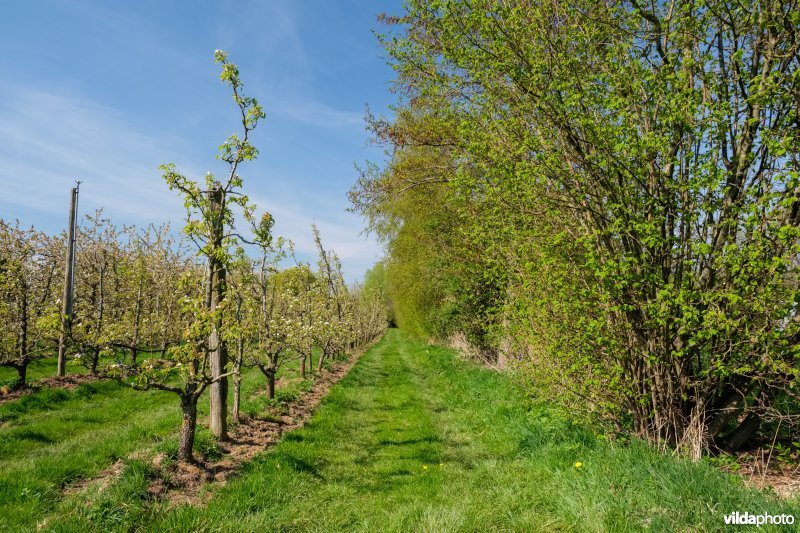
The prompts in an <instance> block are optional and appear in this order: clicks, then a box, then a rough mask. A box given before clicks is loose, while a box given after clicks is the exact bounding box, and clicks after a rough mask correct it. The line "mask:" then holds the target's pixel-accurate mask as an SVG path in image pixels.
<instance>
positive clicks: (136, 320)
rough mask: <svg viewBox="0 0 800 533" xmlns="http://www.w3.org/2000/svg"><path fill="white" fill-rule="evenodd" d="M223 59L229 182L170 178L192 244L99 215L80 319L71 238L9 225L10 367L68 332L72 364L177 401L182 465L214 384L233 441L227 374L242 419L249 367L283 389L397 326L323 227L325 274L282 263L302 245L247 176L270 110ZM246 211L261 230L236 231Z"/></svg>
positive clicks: (90, 230)
mask: <svg viewBox="0 0 800 533" xmlns="http://www.w3.org/2000/svg"><path fill="white" fill-rule="evenodd" d="M215 60H216V62H218V63H219V64H220V65H221V66H222V75H221V78H222V80H223V82H224V83H226V84H227V85H228V86H229V87H230V88H231V89H232V93H233V99H234V102H235V103H236V106H237V109H238V111H239V115H240V118H241V126H242V132H241V133H240V134H238V135H237V134H235V135H232V136H230V137H229V138H228V140H227V141H226V142H225V143H223V145H222V146H221V147H220V155H219V159H221V160H222V161H223V162H225V163H226V164H227V166H228V169H227V173H226V174H227V175H226V178H225V180H224V181H219V180H217V179H216V178H215V177H214V176H213V175H211V174H210V173H209V174H208V175H207V176H206V177H205V179H204V180H202V181H200V182H197V181H193V180H191V179H188V178H186V177H184V176H183V175H181V174H180V173H179V172H178V171H177V170H176V168H175V167H174V166H173V165H164V166H162V171H163V175H164V179H165V180H166V182H167V184H168V185H169V187H170V188H171V189H173V190H176V191H178V192H179V193H180V194H181V196H182V197H183V199H184V205H185V206H186V212H187V223H186V225H185V227H184V229H183V234H184V237H183V238H181V239H179V240H178V239H176V238H175V237H174V236H173V234H172V233H171V232H170V229H169V227H168V226H161V227H155V226H150V227H148V228H146V229H137V228H135V227H123V228H118V227H117V226H115V225H113V224H112V223H111V222H110V221H108V220H106V219H104V218H103V216H102V213H101V212H98V213H96V214H95V215H94V216H92V217H86V220H85V222H84V224H82V225H81V227H80V228H79V230H78V234H77V239H76V241H77V245H76V250H75V253H76V261H75V262H76V267H75V280H74V287H75V298H74V302H75V303H74V307H73V309H74V313H73V316H71V317H69V318H70V319H69V320H63V318H64V317H62V316H61V306H60V300H59V296H60V289H61V285H60V280H62V279H63V270H62V268H63V265H64V264H65V255H66V248H67V243H66V240H65V239H64V238H57V237H49V236H46V235H44V234H41V233H39V232H36V231H33V230H27V231H26V230H22V229H20V228H19V227H18V226H11V225H9V224H7V223H6V222H2V221H0V365H5V366H13V367H15V368H16V369H17V371H18V373H19V380H18V382H17V384H18V385H20V386H24V384H25V373H26V368H27V366H28V364H29V363H30V362H31V361H32V360H33V359H34V358H36V357H45V356H52V355H54V353H55V350H56V347H57V346H58V338H59V335H60V334H61V333H62V330H61V328H62V327H63V326H66V332H65V334H66V340H67V347H68V354H69V356H70V358H71V360H72V361H73V362H74V363H77V364H83V365H85V366H86V367H87V368H88V369H89V371H90V372H92V373H95V374H102V375H105V376H107V377H112V378H115V379H118V380H120V381H122V382H124V383H126V384H128V385H130V386H132V387H134V388H136V389H139V390H150V389H158V390H164V391H169V392H173V393H175V394H176V395H177V396H178V398H179V400H180V404H181V409H182V413H183V424H182V429H181V439H180V447H179V458H180V459H181V460H191V458H192V447H193V443H194V435H195V430H196V424H197V403H198V401H199V398H200V397H201V395H202V394H203V393H204V392H205V391H206V390H207V389H210V401H211V409H210V416H209V426H210V429H211V431H212V433H214V434H215V435H216V436H217V437H218V438H220V439H225V438H227V421H228V411H229V409H228V406H227V397H228V390H227V384H228V378H229V377H231V376H232V377H233V383H234V394H233V397H234V405H233V408H232V415H233V418H234V420H235V421H238V418H239V396H240V383H241V372H242V368H244V367H248V366H254V367H258V368H259V369H260V370H261V371H262V372H263V373H264V375H265V377H266V388H267V393H268V394H269V396H270V397H274V396H275V381H276V373H277V371H278V369H279V367H280V366H281V365H282V364H284V363H285V362H286V361H288V360H291V359H298V360H299V361H300V371H301V374H302V375H303V376H305V375H306V373H307V372H313V371H314V366H313V365H314V363H315V362H314V361H313V355H314V353H315V352H316V351H319V354H320V355H319V357H318V359H317V360H316V368H317V369H318V370H319V369H322V367H323V364H324V363H325V361H326V360H329V359H331V358H333V357H336V356H338V355H341V354H343V353H346V352H347V351H349V350H352V349H353V348H355V347H356V346H360V345H362V344H364V343H366V342H369V341H370V340H372V339H373V338H375V337H376V336H377V335H379V334H380V333H381V332H382V331H383V329H384V328H385V327H386V306H385V296H384V294H383V292H382V291H381V290H373V289H371V290H366V289H365V290H362V289H361V288H360V287H358V286H356V287H348V286H347V284H346V283H345V280H344V277H343V274H342V269H341V263H340V261H339V259H338V257H337V256H336V254H335V252H333V251H329V250H326V249H325V248H324V246H323V244H322V240H321V237H320V234H319V232H318V230H317V229H316V227H313V228H312V230H313V234H314V239H315V242H316V245H317V249H318V255H319V261H318V265H317V266H316V268H312V267H311V265H308V264H303V263H297V261H294V263H295V266H292V267H290V268H285V269H281V268H280V265H282V264H284V263H285V262H286V261H287V260H288V259H289V258H290V256H291V257H292V258H293V254H292V248H291V243H287V242H285V241H284V240H283V239H281V238H273V235H272V227H273V219H272V217H271V216H270V215H269V214H268V213H264V214H263V215H261V216H260V217H256V216H255V215H254V212H255V206H254V205H252V204H251V203H250V202H249V200H248V198H247V196H246V195H245V194H243V193H242V191H241V187H242V179H241V177H240V176H239V175H238V168H239V165H240V164H241V163H243V162H245V161H248V160H251V159H253V158H255V157H256V155H257V150H256V149H255V148H254V147H253V146H252V145H251V144H250V141H249V137H250V133H251V132H252V130H253V129H254V128H255V127H256V124H257V123H258V121H259V120H260V119H262V118H263V117H264V113H263V111H262V110H261V108H260V106H259V105H258V102H257V101H256V100H255V99H254V98H250V97H247V96H245V95H244V94H243V92H242V83H241V80H240V79H239V73H238V69H237V68H236V66H235V65H233V64H232V63H230V62H229V61H228V59H227V55H226V54H225V53H223V52H220V51H217V52H216V53H215ZM237 216H239V217H240V218H242V219H243V220H244V221H246V222H247V223H248V224H249V226H250V228H249V232H240V230H239V229H238V228H237V227H236V225H235V219H236V217H237ZM243 233H246V235H243ZM246 248H247V250H249V251H250V254H248V253H246Z"/></svg>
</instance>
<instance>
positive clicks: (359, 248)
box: [0, 84, 379, 281]
mask: <svg viewBox="0 0 800 533" xmlns="http://www.w3.org/2000/svg"><path fill="white" fill-rule="evenodd" d="M0 102H2V103H0V183H2V184H3V189H4V191H3V193H2V195H0V216H4V215H3V211H6V210H7V208H3V207H2V206H3V205H6V206H13V207H14V210H15V211H16V212H17V213H19V211H20V208H21V209H22V210H23V213H22V215H23V216H21V217H20V218H22V219H23V222H24V223H25V224H30V223H35V222H36V219H37V217H38V215H37V213H48V214H51V215H55V216H57V217H58V220H59V221H60V219H61V218H62V216H63V215H64V213H65V212H66V202H67V197H68V196H67V193H68V190H69V188H70V187H71V186H72V185H73V183H74V180H76V179H80V180H82V181H83V182H84V185H83V186H82V192H81V211H82V212H83V213H87V212H92V211H94V210H95V209H97V208H103V209H104V211H105V212H106V214H108V215H109V216H111V218H112V219H113V220H115V221H116V222H118V223H136V224H139V225H142V224H147V223H150V222H159V223H160V222H172V223H173V224H178V223H180V221H182V220H183V217H184V209H183V206H182V205H181V202H180V200H179V198H178V197H177V195H176V194H175V193H174V192H171V191H169V190H168V189H167V187H166V185H165V184H164V183H163V181H162V180H161V177H160V175H159V173H158V170H157V167H158V165H159V164H161V163H163V162H166V161H178V162H179V164H180V162H181V161H191V160H192V153H191V151H190V150H189V148H188V147H187V146H185V141H184V140H183V139H181V138H180V137H177V136H175V135H172V134H169V133H166V132H163V131H152V130H151V129H149V128H148V126H147V125H143V124H138V123H136V122H135V121H131V120H130V119H129V118H127V117H126V116H125V115H123V114H122V113H120V112H118V111H116V110H114V109H111V108H108V107H104V106H102V105H99V104H96V103H94V102H90V101H87V100H85V99H82V98H80V97H76V96H74V95H65V94H57V93H53V92H47V91H44V90H35V89H31V90H24V91H22V90H17V89H14V88H12V87H9V86H8V85H3V84H0ZM203 159H208V156H203ZM181 170H182V171H184V172H186V173H187V175H189V176H202V175H203V174H204V173H205V172H204V171H202V170H200V169H199V168H192V167H187V166H186V165H181ZM266 171H267V172H268V173H269V169H266ZM251 199H253V200H254V201H255V202H256V203H257V204H258V206H259V209H261V210H268V211H269V212H270V213H272V214H273V216H274V217H275V219H276V233H277V234H280V235H283V236H285V237H286V238H289V239H291V240H292V241H293V242H294V243H295V247H296V251H297V254H298V257H299V258H300V259H301V260H305V261H310V262H313V261H314V257H315V255H316V249H315V247H314V242H313V239H312V236H311V224H312V223H316V224H317V226H318V227H319V229H320V232H321V233H322V237H323V242H324V244H325V247H326V248H327V249H334V250H336V252H337V254H338V255H339V256H340V258H341V259H342V262H343V264H344V267H345V270H346V272H347V275H348V279H350V280H351V281H352V280H355V279H357V278H359V277H360V276H361V274H362V273H363V272H364V271H365V270H366V269H367V268H369V266H370V265H371V264H372V263H374V262H375V261H376V260H377V259H378V254H379V248H378V246H377V245H376V243H375V241H374V240H373V239H371V238H367V237H364V236H362V235H360V231H361V223H360V220H359V219H358V217H356V216H355V215H351V214H348V213H345V212H339V211H337V210H329V212H328V216H325V217H320V216H317V215H316V214H315V213H311V212H308V209H307V204H306V205H304V202H303V201H302V198H298V197H295V196H290V197H286V198H284V197H281V198H278V199H277V200H267V199H265V198H264V197H263V196H259V195H255V196H254V195H251ZM26 214H28V215H29V216H24V215H26ZM43 229H48V228H43ZM50 229H51V230H52V229H53V228H50Z"/></svg>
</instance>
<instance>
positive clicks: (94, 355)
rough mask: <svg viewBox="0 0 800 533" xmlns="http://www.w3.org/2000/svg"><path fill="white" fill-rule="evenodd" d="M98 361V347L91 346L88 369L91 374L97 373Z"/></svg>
mask: <svg viewBox="0 0 800 533" xmlns="http://www.w3.org/2000/svg"><path fill="white" fill-rule="evenodd" d="M99 362H100V349H99V348H92V360H91V361H90V363H89V364H90V366H89V371H90V372H91V373H92V375H93V376H94V375H97V364H98V363H99Z"/></svg>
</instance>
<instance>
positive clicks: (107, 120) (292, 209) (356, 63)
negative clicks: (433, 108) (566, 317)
mask: <svg viewBox="0 0 800 533" xmlns="http://www.w3.org/2000/svg"><path fill="white" fill-rule="evenodd" d="M12 5H13V7H10V6H6V8H5V9H4V10H3V17H2V18H0V42H2V44H3V50H4V51H5V52H4V54H3V59H2V60H0V64H1V65H2V67H3V69H2V70H3V76H2V79H0V184H1V185H2V191H0V217H1V218H4V219H19V220H20V222H21V223H22V224H23V225H25V226H30V225H33V226H35V227H36V228H37V229H41V230H43V231H47V232H58V231H61V230H62V229H64V227H65V226H66V218H67V209H68V196H69V189H70V187H71V186H72V184H73V182H74V180H76V179H81V180H82V181H83V184H82V185H81V199H80V210H81V212H82V213H83V214H85V213H91V212H93V211H94V210H95V209H97V208H100V207H102V208H104V212H105V213H106V215H108V216H110V217H111V218H112V220H113V221H114V222H115V223H117V224H131V223H135V224H137V225H144V224H147V223H149V222H156V223H161V222H168V221H171V223H172V225H173V228H178V227H180V226H181V225H182V220H183V216H184V211H183V207H182V205H181V202H180V200H179V199H178V197H177V196H176V195H175V194H174V193H172V192H170V191H169V190H168V189H167V187H166V186H165V185H164V183H163V181H162V179H161V176H160V173H159V171H158V165H160V164H162V163H166V162H172V163H175V164H176V165H177V166H178V168H179V170H181V171H182V172H183V173H185V174H187V175H189V176H190V177H193V178H201V177H202V176H203V175H204V174H205V173H206V172H207V171H212V172H214V173H219V174H220V175H221V174H222V173H223V171H224V166H223V164H222V163H221V162H219V161H217V160H216V159H215V155H216V153H217V152H216V150H217V147H218V146H219V145H220V144H221V143H222V141H224V140H225V138H226V137H227V136H228V135H229V134H231V133H233V132H235V131H237V124H236V114H235V112H236V109H235V106H234V103H233V101H232V100H231V99H230V95H229V93H228V92H227V89H226V88H225V87H224V86H223V85H222V83H221V82H220V81H219V78H218V74H219V69H218V66H217V65H215V64H214V63H213V52H214V50H215V49H222V50H226V51H228V52H229V53H230V58H231V60H232V61H233V62H234V63H236V64H237V65H238V66H239V69H240V72H241V75H242V78H243V80H244V82H245V89H246V92H247V94H248V95H250V96H254V97H256V98H258V100H259V103H261V104H262V106H263V107H264V109H265V111H266V113H267V119H266V121H264V122H262V123H261V124H260V125H259V127H258V129H257V130H256V131H255V132H254V136H253V142H254V144H255V145H256V146H257V148H258V149H259V151H260V156H259V159H258V160H257V161H255V162H254V163H249V164H247V165H246V166H244V167H243V168H242V169H241V172H240V174H241V176H242V177H243V178H244V190H245V192H246V193H247V194H248V195H249V196H250V197H251V199H252V200H254V201H255V202H256V203H257V204H258V206H259V210H262V209H266V210H268V211H270V212H271V213H272V214H273V216H274V217H275V219H276V233H278V234H280V235H283V236H285V237H287V238H290V239H291V240H292V241H294V242H295V245H296V249H297V252H298V258H300V259H301V260H313V257H314V255H313V241H312V240H311V231H310V224H311V223H312V222H316V224H317V225H318V226H319V228H320V231H321V233H322V237H323V241H324V242H325V244H326V248H333V249H335V250H336V251H337V253H339V255H340V257H341V258H342V261H343V264H344V267H345V274H346V276H347V278H348V279H349V280H350V281H353V280H356V279H359V278H360V277H361V276H362V275H363V273H364V271H365V270H366V269H367V268H369V267H370V266H371V265H372V264H373V263H374V262H375V261H377V260H378V259H379V258H380V256H381V254H382V252H381V250H380V247H379V246H378V245H377V244H376V243H375V241H374V239H373V238H372V237H365V236H364V235H361V231H362V229H363V221H362V220H361V218H360V217H358V216H357V215H354V214H350V213H347V212H346V211H345V209H346V208H347V206H348V202H347V198H346V192H347V191H348V190H349V188H350V187H351V185H352V183H353V182H354V181H355V178H356V171H355V169H354V164H362V163H364V162H365V161H367V160H371V161H380V160H382V159H383V153H382V150H381V149H379V148H376V147H370V146H369V145H368V134H367V132H366V131H365V128H364V121H363V115H364V109H365V105H366V104H369V106H370V108H371V109H372V110H373V111H374V112H377V113H381V114H385V113H388V112H389V111H388V106H389V105H390V104H391V102H392V101H393V100H394V97H393V96H392V94H391V93H390V91H389V89H390V84H391V80H392V79H393V72H392V70H391V68H390V67H388V66H387V65H386V62H385V59H384V58H383V57H382V52H381V50H380V47H379V46H378V44H377V41H376V39H375V37H374V36H373V34H372V30H374V29H378V30H380V29H381V28H380V26H379V25H378V23H377V22H376V20H375V19H376V15H377V13H379V12H388V13H393V14H397V13H400V12H401V3H400V2H399V1H387V2H375V1H372V2H371V1H366V0H328V1H325V0H295V1H283V0H263V1H256V0H252V1H242V0H240V1H235V2H234V1H228V0H217V1H206V0H195V1H181V2H177V1H173V2H164V1H153V0H138V1H136V2H107V1H99V0H98V1H90V0H85V1H77V0H76V1H71V0H40V1H33V2H15V3H13V4H12Z"/></svg>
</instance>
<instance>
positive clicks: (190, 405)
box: [178, 394, 197, 463]
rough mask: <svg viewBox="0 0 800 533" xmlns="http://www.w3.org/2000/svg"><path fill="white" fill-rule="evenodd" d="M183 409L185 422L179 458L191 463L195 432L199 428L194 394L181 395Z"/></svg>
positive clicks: (182, 428)
mask: <svg viewBox="0 0 800 533" xmlns="http://www.w3.org/2000/svg"><path fill="white" fill-rule="evenodd" d="M181 410H182V411H183V423H182V424H181V440H180V445H179V447H178V460H179V461H183V462H186V463H191V462H192V461H193V460H194V457H193V455H192V450H193V448H194V433H195V429H196V428H197V398H196V397H195V396H194V395H193V394H189V395H186V396H184V395H181Z"/></svg>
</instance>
